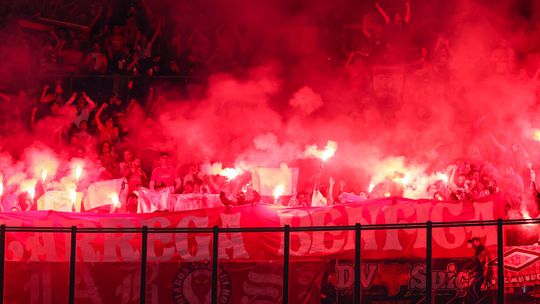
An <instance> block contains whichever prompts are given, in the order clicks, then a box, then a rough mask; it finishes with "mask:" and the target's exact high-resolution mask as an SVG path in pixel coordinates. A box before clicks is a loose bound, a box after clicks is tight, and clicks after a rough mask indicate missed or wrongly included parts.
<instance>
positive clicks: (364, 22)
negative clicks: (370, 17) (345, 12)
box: [362, 14, 371, 38]
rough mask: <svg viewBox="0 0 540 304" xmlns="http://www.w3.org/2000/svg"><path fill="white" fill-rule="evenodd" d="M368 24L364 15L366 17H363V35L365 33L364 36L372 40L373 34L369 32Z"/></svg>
mask: <svg viewBox="0 0 540 304" xmlns="http://www.w3.org/2000/svg"><path fill="white" fill-rule="evenodd" d="M367 24H368V22H367V15H366V14H364V16H363V17H362V33H363V34H364V36H366V37H367V38H371V33H370V32H369V30H368V26H367Z"/></svg>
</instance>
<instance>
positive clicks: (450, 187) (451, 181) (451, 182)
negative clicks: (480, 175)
mask: <svg viewBox="0 0 540 304" xmlns="http://www.w3.org/2000/svg"><path fill="white" fill-rule="evenodd" d="M457 169H458V166H457V165H452V166H450V170H451V171H452V173H450V178H449V179H448V186H447V187H448V190H450V192H452V191H454V190H456V188H457V187H458V186H457V185H456V183H455V182H454V179H455V178H456V172H457Z"/></svg>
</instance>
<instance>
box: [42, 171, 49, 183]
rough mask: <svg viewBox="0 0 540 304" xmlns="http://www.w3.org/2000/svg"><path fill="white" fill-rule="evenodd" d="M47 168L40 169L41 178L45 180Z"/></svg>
mask: <svg viewBox="0 0 540 304" xmlns="http://www.w3.org/2000/svg"><path fill="white" fill-rule="evenodd" d="M47 174H48V173H47V170H45V169H43V170H41V180H42V181H45V180H46V179H47Z"/></svg>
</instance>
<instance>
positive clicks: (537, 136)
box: [533, 129, 540, 141]
mask: <svg viewBox="0 0 540 304" xmlns="http://www.w3.org/2000/svg"><path fill="white" fill-rule="evenodd" d="M533 139H534V140H536V141H540V130H539V129H534V130H533Z"/></svg>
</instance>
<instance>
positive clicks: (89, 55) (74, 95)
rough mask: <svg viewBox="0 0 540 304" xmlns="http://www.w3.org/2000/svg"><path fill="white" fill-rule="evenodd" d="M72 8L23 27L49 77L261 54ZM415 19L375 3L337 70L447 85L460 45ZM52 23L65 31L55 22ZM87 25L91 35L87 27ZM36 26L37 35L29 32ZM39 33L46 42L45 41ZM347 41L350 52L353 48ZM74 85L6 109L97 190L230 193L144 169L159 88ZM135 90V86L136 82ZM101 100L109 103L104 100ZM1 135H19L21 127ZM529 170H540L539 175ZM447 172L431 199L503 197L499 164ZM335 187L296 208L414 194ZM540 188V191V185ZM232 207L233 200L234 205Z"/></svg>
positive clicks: (151, 22)
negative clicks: (143, 143)
mask: <svg viewBox="0 0 540 304" xmlns="http://www.w3.org/2000/svg"><path fill="white" fill-rule="evenodd" d="M57 2H58V3H61V1H57ZM35 7H36V6H35ZM37 7H39V6H37ZM66 8H71V12H70V13H69V14H64V15H61V14H60V15H58V11H62V10H60V9H59V8H58V7H57V8H55V9H52V10H50V11H46V10H44V11H43V12H42V13H43V16H45V17H43V18H42V17H40V18H41V19H38V20H39V22H37V21H36V19H35V18H34V19H32V20H33V21H32V22H33V23H24V24H23V25H22V26H23V27H25V28H26V29H27V30H26V32H25V33H24V35H25V37H26V38H25V39H27V43H28V44H29V45H39V47H37V48H36V49H35V51H37V53H38V54H37V56H36V58H38V61H39V62H38V63H39V70H40V72H41V73H43V74H57V73H60V74H62V73H74V74H77V73H95V74H106V73H115V74H116V73H120V74H127V75H130V76H135V77H137V76H141V77H155V76H156V75H158V76H159V75H162V74H167V73H172V74H193V73H194V71H195V70H196V69H200V70H205V69H206V67H205V66H207V65H215V66H219V67H220V68H221V69H231V68H236V67H238V65H239V64H240V63H238V62H237V61H238V60H240V59H241V61H244V62H243V63H246V62H252V61H256V57H257V56H256V55H254V54H255V53H252V54H251V55H253V56H252V58H248V59H246V58H245V57H242V56H238V53H236V52H237V50H235V48H236V49H237V48H239V46H240V45H242V43H241V41H242V38H241V35H240V32H241V31H240V29H239V27H240V26H239V25H238V24H234V23H224V24H221V25H219V26H218V27H217V29H216V30H215V34H213V35H208V31H202V30H200V28H198V27H193V28H192V29H190V30H188V34H186V35H183V36H182V35H177V36H174V37H170V36H167V38H170V40H166V39H163V37H164V36H163V28H164V26H165V25H166V24H167V20H164V19H163V18H160V17H158V16H156V15H155V14H152V12H151V11H150V10H149V9H148V5H147V4H146V1H141V2H140V3H139V4H129V5H128V6H126V7H123V8H121V9H119V8H113V7H111V5H110V4H107V3H105V2H95V3H92V4H89V7H84V6H80V7H71V6H66ZM81 8H83V9H84V10H81ZM19 9H20V8H19ZM14 10H15V11H17V10H16V9H14ZM64 10H65V9H64ZM414 12H415V11H414V6H413V4H411V3H410V1H409V0H406V1H403V2H401V1H399V5H398V6H396V8H394V9H393V10H389V9H388V8H387V7H385V5H384V4H381V3H378V2H375V4H374V5H373V7H372V8H371V10H370V11H368V12H366V13H365V14H363V17H362V18H360V20H361V25H360V27H359V28H360V32H359V33H357V35H358V37H356V38H355V39H356V40H357V42H358V43H356V42H355V43H352V44H349V45H346V46H344V47H343V48H342V49H341V50H340V51H338V52H337V54H334V55H335V56H336V57H337V58H341V59H343V60H338V61H337V62H339V64H338V65H339V66H344V67H345V68H346V70H347V71H352V72H353V74H354V73H359V71H360V72H361V71H367V72H365V74H362V75H367V77H373V72H372V70H371V71H370V69H371V68H373V67H374V66H377V65H386V64H391V65H396V64H397V65H401V66H406V67H407V68H406V70H407V71H408V72H409V73H408V74H409V76H410V77H413V78H418V79H422V80H427V81H429V80H430V79H447V78H448V77H449V75H450V71H449V63H450V61H451V58H452V55H453V51H452V41H451V39H450V38H448V37H445V36H444V35H442V34H437V35H436V36H437V38H436V39H434V40H433V41H430V42H426V41H424V42H422V43H418V42H416V41H414V39H413V35H412V30H411V22H412V20H413V19H414V18H415V15H414ZM51 20H53V21H54V20H56V21H59V20H60V21H62V23H58V22H57V23H54V24H53V22H52V21H51ZM81 24H83V25H82V27H83V28H80V27H81ZM32 27H34V30H29V28H32ZM36 27H37V29H38V30H39V31H37V30H36V29H35V28H36ZM353 28H354V26H353ZM36 31H37V32H39V33H41V34H39V35H38V34H36ZM349 42H350V41H349ZM342 43H343V44H344V45H345V44H347V42H345V41H342ZM171 50H173V51H172V52H171ZM243 54H244V55H245V54H247V53H243ZM164 56H165V57H166V58H165V57H164ZM233 58H236V59H235V60H232V59H233ZM489 60H490V63H491V65H490V68H491V69H492V72H493V73H495V74H501V75H512V77H513V76H515V78H516V79H518V81H521V82H523V83H527V85H529V84H532V86H533V87H535V86H538V78H539V76H540V73H538V72H537V73H536V74H535V75H534V76H533V77H530V76H529V75H528V73H527V71H526V70H525V69H520V68H518V64H517V62H516V55H515V52H514V50H513V48H512V47H511V46H510V44H509V42H508V41H507V40H505V39H500V41H499V42H498V44H497V45H496V46H495V47H494V48H493V51H492V54H491V56H490V58H489ZM65 85H66V83H65V82H64V81H63V80H62V79H58V80H57V81H56V82H55V83H49V84H47V85H44V86H43V87H42V89H41V92H35V91H32V90H21V91H20V92H19V93H18V94H1V95H0V98H2V99H3V100H4V101H5V104H10V105H16V107H15V108H14V109H12V110H13V111H11V113H10V114H9V115H11V116H12V117H11V118H12V119H10V121H18V122H19V125H18V126H20V127H21V128H24V129H27V130H29V131H30V132H33V133H35V134H40V132H42V134H44V136H47V137H49V138H50V141H52V142H53V143H55V144H57V146H66V147H69V149H66V150H65V151H62V152H63V153H64V154H65V155H62V159H64V160H65V161H67V160H70V159H72V158H79V159H86V160H88V162H89V163H92V164H95V168H93V169H92V170H93V171H92V172H91V173H90V174H89V176H91V177H90V181H89V182H95V181H100V180H108V179H113V178H125V179H126V180H127V184H128V188H129V192H130V193H133V192H134V191H135V190H136V189H137V188H138V187H148V188H150V189H153V190H159V189H163V188H166V187H172V189H173V190H174V192H176V193H193V192H207V193H215V194H217V193H220V192H221V190H223V189H222V187H223V186H224V185H225V184H226V183H225V179H224V178H222V177H219V176H210V175H204V174H201V173H200V172H199V171H200V168H199V166H200V164H192V165H189V166H179V165H176V164H171V162H172V160H171V155H169V154H168V153H167V152H163V151H162V153H161V154H159V155H154V157H155V161H154V162H153V163H151V164H144V163H143V162H142V161H141V155H140V154H142V153H143V151H141V150H140V149H138V147H137V146H136V144H135V143H134V142H133V139H134V138H141V137H144V136H145V135H144V134H142V135H141V134H134V133H137V132H141V130H133V129H132V128H131V124H130V123H129V121H132V120H134V119H135V120H138V121H145V122H146V125H147V127H148V128H147V129H151V126H152V123H153V120H152V119H154V118H155V117H156V115H157V114H158V113H159V111H160V106H161V105H162V104H163V103H164V102H165V97H164V96H163V95H162V94H159V93H158V92H156V90H155V89H153V88H150V90H149V94H148V96H147V97H145V98H143V99H135V98H125V97H123V96H119V95H118V94H115V93H113V92H107V93H108V94H109V98H108V99H107V100H102V99H101V100H95V97H94V96H93V95H92V94H91V93H87V92H84V91H81V92H71V91H69V90H66V89H65ZM129 86H133V82H130V83H129V84H128V87H129ZM128 89H131V88H128ZM68 91H69V92H68ZM100 93H101V94H102V95H103V92H100ZM107 93H105V94H107ZM27 114H29V115H27ZM27 117H30V119H27ZM2 127H3V128H7V127H9V128H12V127H13V125H11V124H10V125H9V126H8V125H3V126H2ZM146 136H148V135H146ZM179 168H182V169H179ZM530 170H531V172H534V171H533V170H532V167H530ZM495 171H496V170H495ZM180 172H181V173H180ZM445 173H446V176H447V180H446V181H443V180H438V181H437V182H435V183H433V184H430V185H428V188H427V189H426V191H425V197H426V198H431V199H435V200H468V199H479V198H482V197H485V196H488V195H492V194H495V193H497V192H499V191H500V184H501V181H500V177H501V174H500V172H494V169H493V166H491V165H490V164H488V163H472V162H471V163H468V162H460V163H457V164H456V165H451V166H450V167H448V168H447V172H445ZM519 174H520V173H513V172H510V173H508V174H507V175H517V176H518V178H517V179H518V180H519V179H520V180H521V183H522V187H521V188H522V189H524V188H526V187H523V184H525V183H524V182H523V181H524V180H528V181H534V178H532V179H531V180H529V179H528V178H529V177H525V178H523V177H519ZM335 184H336V182H335V180H334V179H330V183H329V185H328V186H325V187H322V188H321V189H319V191H315V193H312V192H311V191H305V190H301V191H299V192H298V193H297V194H296V195H295V196H294V197H293V198H292V199H291V201H290V204H291V205H294V206H304V205H309V204H311V203H312V202H315V201H316V202H317V203H316V205H322V204H334V203H339V202H341V201H343V197H342V196H341V195H342V194H343V193H348V192H350V193H353V192H354V193H353V194H354V195H357V196H358V197H359V198H361V199H365V198H377V197H381V196H388V195H392V196H394V195H396V196H399V195H403V193H404V191H406V190H407V187H414V185H397V186H396V185H395V184H396V183H395V182H394V181H392V180H391V179H390V180H388V181H387V184H388V185H386V186H381V187H379V188H377V187H376V188H375V190H374V191H372V189H369V190H368V189H355V190H354V191H353V190H351V189H346V188H347V187H346V186H345V184H346V183H345V182H344V181H341V182H340V183H339V189H338V188H337V187H335ZM533 186H534V184H533ZM334 188H335V189H334ZM518 188H519V187H518ZM380 189H382V190H380ZM533 189H534V191H536V187H535V186H534V187H533ZM237 190H238V187H237V188H236V189H235V191H237ZM233 192H234V191H233ZM518 192H519V191H518ZM340 197H341V199H340ZM509 200H510V201H512V202H513V203H514V206H511V208H512V209H519V206H517V205H519V203H520V201H521V198H515V197H513V198H510V199H509ZM224 201H225V202H228V203H230V202H231V201H230V199H224ZM239 201H241V202H243V201H245V200H244V199H239ZM248 201H251V200H248ZM236 203H238V202H236Z"/></svg>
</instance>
